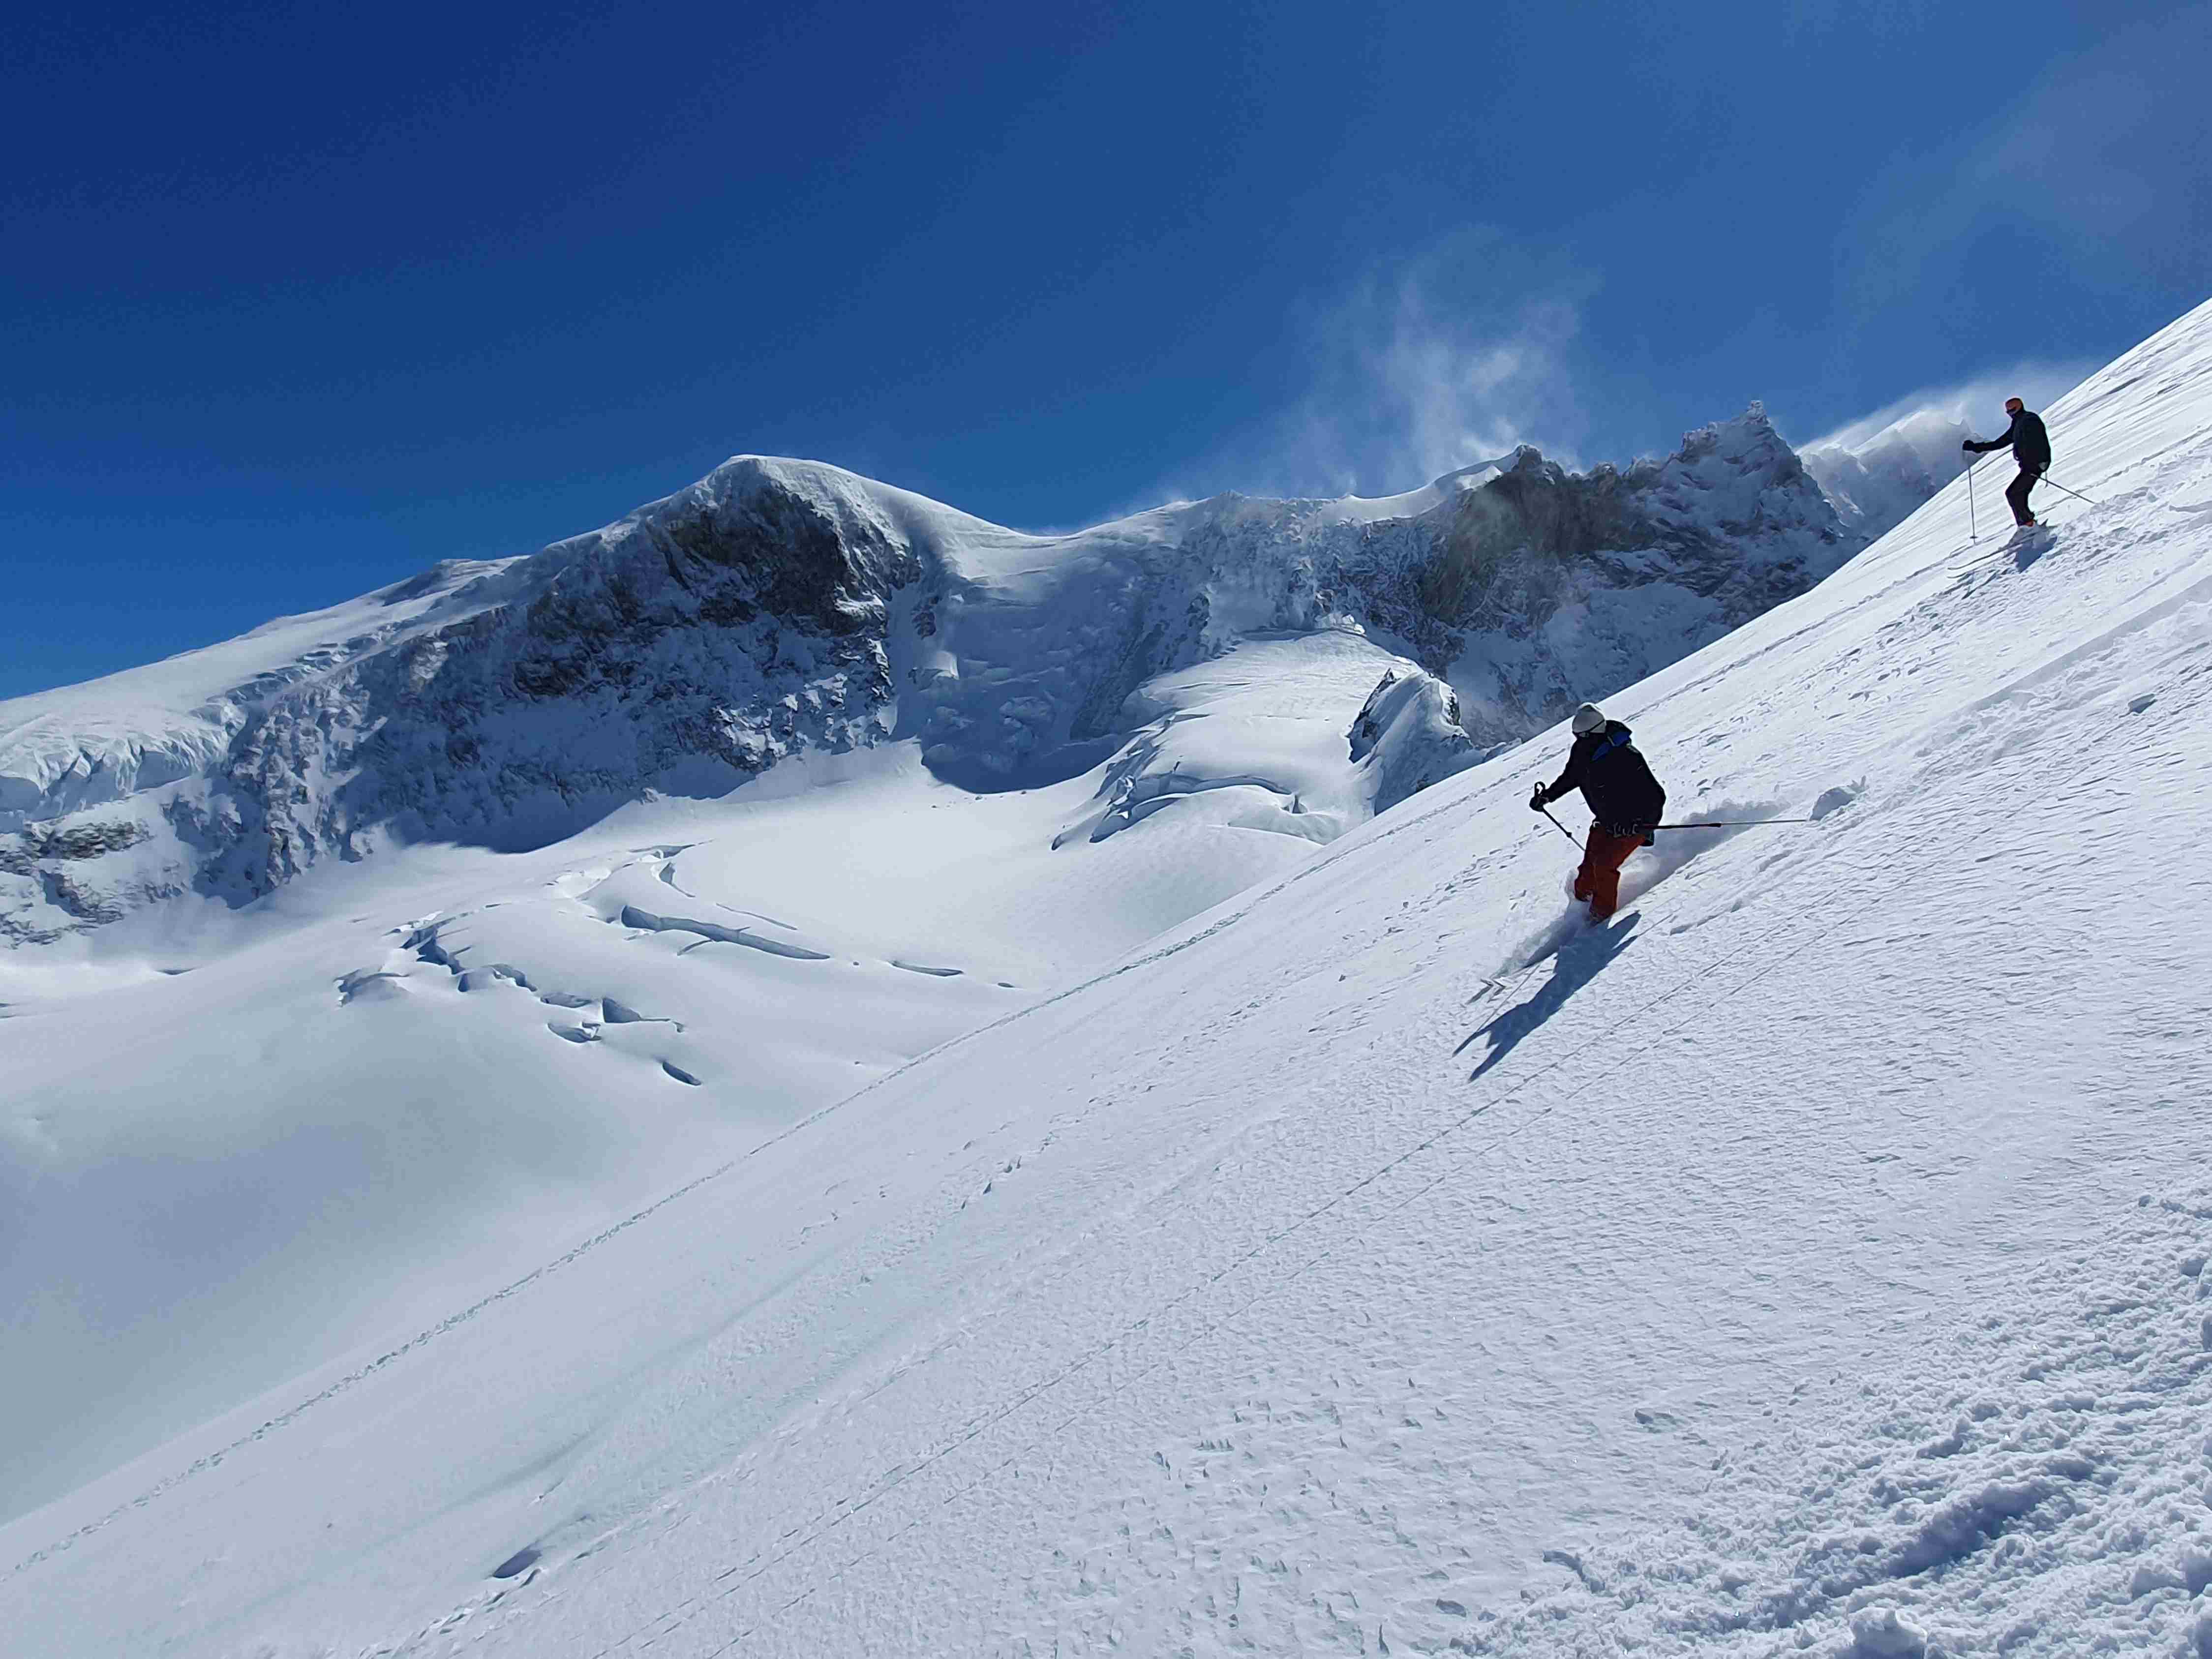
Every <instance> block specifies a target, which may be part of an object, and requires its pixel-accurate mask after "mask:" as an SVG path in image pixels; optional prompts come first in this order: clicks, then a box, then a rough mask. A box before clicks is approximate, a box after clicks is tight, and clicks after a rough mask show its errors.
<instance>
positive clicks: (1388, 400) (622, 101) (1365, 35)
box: [0, 0, 2212, 696]
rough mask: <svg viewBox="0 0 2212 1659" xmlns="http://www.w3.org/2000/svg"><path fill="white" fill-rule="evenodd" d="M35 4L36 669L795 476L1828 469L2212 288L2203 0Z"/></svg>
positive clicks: (32, 418)
mask: <svg viewBox="0 0 2212 1659" xmlns="http://www.w3.org/2000/svg"><path fill="white" fill-rule="evenodd" d="M9 30H10V33H9V50H8V52H6V53H5V54H4V56H0V142H4V144H5V147H6V152H7V154H8V155H9V158H10V160H9V166H8V167H6V168H5V169H0V549H4V553H0V568H4V573H5V579H6V593H7V600H8V603H7V605H6V609H5V611H4V615H5V618H6V620H5V622H4V623H0V650H4V657H0V696H12V695H15V694H19V693H21V692H26V691H29V690H36V689H39V688H41V687H44V686H48V685H52V684H64V683H68V682H70V681H74V680H78V679H82V678H88V677H90V676H93V675H96V674H100V673H104V672H107V671H112V670H113V669H116V668H119V667H124V666H127V665H131V664H133V663H137V662H140V661H143V660H146V659H150V658H153V657H156V656H161V655H165V654H167V653H171V652H174V651H179V650H183V649H187V648H189V647H192V646H195V645H198V644H203V643H205V642H207V641H211V640H214V639H217V638H221V637H224V636H226V635H230V634H233V633H236V632H239V631H241V630H243V629H246V628H250V627H252V626H253V625H254V624H256V623H259V622H261V621H263V620H264V619H265V618H267V617H270V616H271V615H273V614H277V613H281V612H288V611H302V610H307V609H312V608H313V607H316V606H319V605H326V604H330V603H333V602H335V601H337V600H339V599H345V598H348V597H350V596H352V595H354V594H356V593H359V592H363V591H365V590H367V589H368V588H371V587H374V586H379V585H381V584H383V583H386V582H388V581H392V580H397V579H398V578H400V577H402V576H404V575H406V574H410V573H411V572H412V571H414V570H416V569H418V568H421V567H422V566H423V565H425V564H428V563H429V562H432V561H434V560H435V559H439V558H442V557H448V556H477V557H483V556H498V555H502V554H508V553H516V552H525V551H528V550H532V549H534V548H536V547H538V546H539V545H541V544H544V543H545V542H546V541H549V540H551V539H554V538H557V537H559V536H562V535H565V534H569V533H573V532H577V531H580V530H583V529H588V528H590V527H592V526H595V525H597V524H600V523H603V522H605V521H606V520H609V519H611V518H614V517H617V516H618V515H619V514H620V513H623V511H625V510H627V509H628V508H629V507H631V506H634V505H635V504H636V503H638V502H639V501H644V500H647V499H649V498H651V497H653V496H655V495H662V494H665V493H666V492H667V491H669V490H671V489H677V488H679V487H681V486H682V485H683V484H684V483H688V482H690V480H691V479H692V478H694V477H697V476H698V475H700V474H701V473H702V472H704V471H707V470H708V468H709V467H711V466H713V465H714V464H715V463H716V462H718V461H720V459H723V458H724V457H725V456H726V455H729V454H732V453H738V452H742V451H759V452H765V453H781V454H793V455H805V456H814V457H819V458H821V459H828V460H832V461H836V462H838V463H840V464H842V465H848V466H851V467H854V468H855V469H856V470H859V471H865V472H868V473H871V474H872V475H874V476H877V477H884V478H887V479H889V480H890V481H892V482H895V483H901V484H905V485H908V486H909V487H912V488H915V489H921V490H924V491H927V493H930V494H932V495H938V496H939V497H941V498H943V499H945V500H947V501H951V502H954V503H955V504H957V505H958V506H960V507H964V508H966V509H967V510H969V511H970V512H975V513H981V514H983V515H984V516H986V517H988V518H993V519H997V520H1001V521H1003V522H1007V523H1012V524H1016V525H1021V526H1040V527H1041V526H1066V525H1072V524H1076V523H1079V522H1085V521H1090V520H1096V519H1097V518H1100V517H1102V516H1104V515H1106V514H1108V513H1112V512H1115V511H1117V510H1121V509H1125V508H1127V507H1133V506H1137V505H1142V504H1146V503H1148V502H1150V501H1155V500H1158V499H1161V498H1164V497H1165V496H1167V495H1176V494H1196V493H1200V492H1204V491H1210V490H1213V489H1230V488H1235V489H1246V490H1249V491H1254V492H1261V491H1267V492H1282V491H1298V492H1302V493H1322V492H1328V493H1336V492H1339V491H1341V490H1344V489H1360V490H1362V491H1363V492H1364V493H1369V494H1375V493H1381V492H1383V491H1386V490H1389V489H1404V488H1407V487H1409V486H1411V485H1413V484H1414V483H1419V482H1421V481H1423V480H1424V479H1425V477H1428V476H1430V475H1431V473H1433V472H1435V471H1443V470H1445V469H1446V468H1447V467H1449V466H1450V465H1456V464H1458V463H1460V462H1462V461H1464V460H1467V459H1473V458H1474V456H1475V455H1477V454H1481V453H1491V452H1492V449H1493V448H1494V447H1503V446H1504V444H1506V443H1510V442H1511V441H1532V442H1534V443H1537V444H1539V445H1540V446H1541V447H1544V448H1545V449H1546V450H1547V452H1550V453H1557V454H1560V455H1562V456H1565V457H1567V458H1570V459H1577V460H1580V461H1590V460H1596V459H1628V458H1630V457H1632V456H1633V455H1635V454H1637V453H1650V452H1655V451H1660V450H1663V449H1666V448H1669V447H1672V446H1673V445H1674V443H1675V442H1677V441H1679V439H1680V435H1681V433H1682V432H1683V430H1684V429H1685V428H1688V427H1691V426H1694V425H1698V424H1700V423H1702V422H1705V421H1708V420H1712V419H1716V418H1720V417H1723V416H1729V415H1731V414H1734V413H1736V412H1737V411H1739V410H1741V408H1742V407H1743V405H1744V404H1746V403H1747V401H1748V400H1750V399H1751V398H1764V399H1765V401H1766V404H1767V406H1768V409H1769V410H1770V412H1771V413H1772V414H1773V415H1774V416H1775V418H1776V419H1777V421H1778V423H1779V424H1780V425H1781V426H1782V428H1783V429H1784V432H1785V433H1787V434H1789V435H1790V436H1791V437H1793V438H1794V439H1797V440H1799V441H1806V440H1809V439H1812V438H1814V437H1817V436H1819V435H1821V434H1822V433H1824V432H1825V431H1827V430H1829V429H1832V428H1836V427H1838V426H1841V425H1842V424H1844V422H1848V421H1850V420H1851V419H1853V418H1855V417H1857V416H1861V415H1863V414H1864V413H1866V412H1867V411H1868V410H1871V409H1874V408H1875V407H1877V406H1881V405H1884V404H1890V403H1892V402H1893V401H1894V400H1896V399H1898V398H1900V397H1903V396H1905V395H1906V394H1909V393H1911V392H1915V391H1916V390H1917V389H1919V388H1924V387H1943V386H1952V385H1955V384H1957V383H1959V382H1962V381H1965V380H1972V379H1978V378H1980V377H1984V376H1986V375H1989V374H1993V373H1994V374H2014V373H2015V372H2017V373H2020V374H2025V375H2027V376H2031V377H2032V376H2034V375H2037V374H2045V375H2048V374H2054V373H2057V374H2063V369H2064V368H2065V366H2069V365H2080V364H2084V363H2089V362H2101V361H2103V360H2105V359H2106V358H2108V357H2110V356H2112V355H2113V354H2114V353H2116V352H2117V351H2118V350H2120V349H2124V348H2125V347H2126V346H2128V345H2130V344H2131V343H2134V342H2135V341H2136V340H2137V339H2139V338H2140V337H2142V336H2143V335H2145V334H2147V333H2148V332H2149V331H2152V330H2154V329H2155V328H2157V327H2158V326H2160V325H2162V324H2164V323H2166V322H2167V321H2169V320H2171V319H2172V318H2173V317H2174V316H2175V315H2177V314H2179V313H2180V312H2182V311H2183V310H2185V309H2186V308H2188V307H2190V306H2192V305H2194V304H2196V303H2197V301H2201V300H2203V298H2204V297H2205V295H2206V289H2207V286H2208V281H2207V273H2208V272H2212V217H2208V212H2207V209H2208V196H2209V195H2212V185H2208V183H2207V179H2208V176H2212V169H2208V168H2207V167H2206V166H2205V155H2204V134H2205V128H2204V125H2203V118H2202V113H2201V109H2202V104H2203V97H2202V93H2203V83H2204V81H2205V77H2206V75H2207V72H2208V70H2212V9H2208V8H2204V7H2202V6H2197V7H2193V8H2191V7H2180V6H2174V7H2160V6H2150V5H2143V6H2133V5H2127V4H2111V3H2107V4H2102V5H2099V6H2095V7H2086V6H2070V5H2051V4H2041V3H2036V0H2021V3H2016V4H2013V5H2008V6H2006V7H2003V8H2002V9H1989V8H1981V9H1975V8H1965V7H1948V8H1936V7H1926V6H1923V5H1919V4H1917V3H1916V4H1889V3H1870V4H1869V3H1854V4H1843V3H1836V4H1809V5H1800V6H1796V7H1779V6H1774V5H1744V6H1705V7H1660V6H1627V5H1610V6H1577V5H1552V6H1546V7H1517V8H1512V9H1500V8H1492V7H1486V6H1470V5H1468V4H1466V3H1464V0H1458V3H1451V4H1436V5H1431V4H1425V3H1424V4H1401V5H1394V6H1386V7H1377V8H1354V7H1345V6H1341V5H1322V4H1316V3H1303V0H1277V3H1273V4H1270V5H1264V6H1263V5H1260V4H1256V3H1253V4H1245V3H1221V4H1209V3H1194V0H1180V3H1173V4H1164V3H1163V4H1152V3H1141V0H1140V3H1123V4H1116V5H1110V6H1109V5H1094V4H1090V3H1081V0H1079V3H1073V4H1054V5H1048V6H1037V5H1035V4H1027V3H1025V4H1018V5H1016V4H1004V5H1001V4H996V3H982V4H976V5H973V6H969V7H963V8H934V7H915V6H898V7H878V6H875V5H872V4H867V3H858V4H853V5H849V6H847V7H845V8H842V9H830V8H826V7H824V8H804V7H777V6H772V5H770V6H754V7H731V6H722V5H715V6H705V5H698V6H691V5H680V4H679V5H669V6H664V7H660V8H655V9H646V8H637V7H623V8H612V7H610V8H592V7H585V6H569V7H562V6H561V5H559V4H557V3H556V4H553V5H541V6H537V7H531V8H522V7H507V6H501V5H496V4H487V5H482V6H477V7H459V6H451V5H448V6H442V7H439V8H436V9H432V8H428V7H420V6H414V5H410V4H407V3H404V0H399V3H394V4H391V5H386V6H384V7H381V8H377V9H372V10H370V11H366V12H364V11H361V10H359V9H351V10H349V9H343V8H331V7H325V6H319V7H307V6H304V5H302V6H285V5H255V4H252V3H239V4H234V5H231V6H228V7H224V8H211V7H193V8H191V9H182V8H172V9H160V8H154V9H146V8H136V7H132V6H130V5H128V4H122V5H118V6H116V7H113V8H111V9H106V10H104V11H102V10H99V9H94V8H88V7H78V8H45V9H40V11H39V12H37V13H35V14H33V15H31V16H30V18H29V19H28V20H27V21H25V20H21V19H18V20H15V21H11V23H10V26H9ZM1999 418H2000V417H1999V416H1998V415H1997V413H1996V410H1990V424H1991V426H1992V428H1994V425H1995V423H1996V421H1997V420H1998V419H1999ZM2056 436H2057V442H2058V444H2059V446H2060V448H2061V450H2062V452H2063V444H2064V436H2063V432H2062V433H2059V434H2057V435H2056Z"/></svg>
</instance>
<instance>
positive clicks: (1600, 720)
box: [1574, 702, 1605, 738]
mask: <svg viewBox="0 0 2212 1659" xmlns="http://www.w3.org/2000/svg"><path fill="white" fill-rule="evenodd" d="M1604 724H1605V711H1604V710H1603V709H1602V708H1599V707H1598V706H1597V705H1596V704H1595V703H1594V702H1586V703H1584V704H1583V706H1582V707H1581V708H1577V709H1576V710H1575V718H1574V729H1575V735H1576V736H1577V737H1578V738H1579V737H1580V736H1582V735H1583V732H1595V731H1596V730H1597V729H1598V727H1599V726H1603V725H1604Z"/></svg>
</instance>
